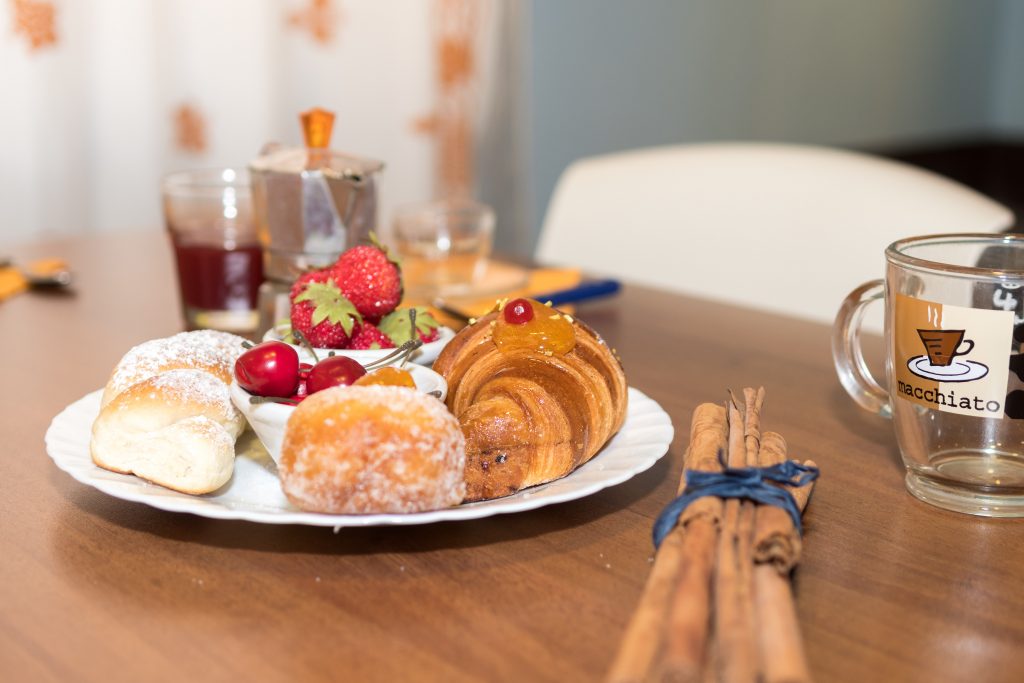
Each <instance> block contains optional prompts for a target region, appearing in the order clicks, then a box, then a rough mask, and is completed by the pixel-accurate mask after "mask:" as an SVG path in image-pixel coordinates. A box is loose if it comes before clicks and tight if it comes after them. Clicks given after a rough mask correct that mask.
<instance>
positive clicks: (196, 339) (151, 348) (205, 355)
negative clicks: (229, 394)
mask: <svg viewBox="0 0 1024 683" xmlns="http://www.w3.org/2000/svg"><path fill="white" fill-rule="evenodd" d="M243 341H245V340H244V339H243V338H242V337H239V336H238V335H234V334H230V333H228V332H218V331H216V330H198V331H195V332H181V333H180V334H176V335H174V336H172V337H166V338H164V339H153V340H151V341H147V342H144V343H142V344H139V345H138V346H136V347H134V348H132V349H130V350H129V351H128V353H126V354H125V355H124V357H123V358H121V360H120V362H119V363H118V364H117V366H116V367H115V368H114V371H113V372H112V373H111V375H110V379H109V380H108V381H107V386H106V388H104V390H103V399H102V401H101V405H107V404H108V403H110V401H111V400H113V398H114V397H115V396H117V395H118V394H119V393H121V392H122V391H124V390H125V389H127V388H128V387H130V386H131V385H133V384H135V383H136V382H140V381H142V380H144V379H147V378H149V377H152V376H154V375H157V374H159V373H161V372H164V371H166V370H175V369H181V368H190V369H194V370H203V371H205V372H208V373H210V374H212V375H214V376H215V377H217V378H218V379H220V380H221V381H222V382H224V383H225V384H230V383H231V377H232V373H233V371H234V366H235V360H236V359H237V358H238V356H239V355H241V353H242V352H243V351H244V350H245V349H243V348H242V342H243Z"/></svg>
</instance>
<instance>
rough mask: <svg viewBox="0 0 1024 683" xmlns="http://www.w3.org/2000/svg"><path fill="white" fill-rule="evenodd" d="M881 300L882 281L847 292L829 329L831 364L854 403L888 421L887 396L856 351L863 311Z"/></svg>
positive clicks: (889, 408)
mask: <svg viewBox="0 0 1024 683" xmlns="http://www.w3.org/2000/svg"><path fill="white" fill-rule="evenodd" d="M884 297H885V281H884V280H872V281H871V282H866V283H864V284H863V285H861V286H860V287H858V288H857V289H855V290H853V291H852V292H850V294H849V296H847V297H846V299H844V300H843V305H842V306H840V307H839V313H838V314H837V315H836V322H835V325H833V327H832V360H833V361H834V362H835V365H836V374H838V375H839V381H840V382H841V383H842V385H843V388H844V389H846V393H848V394H849V395H850V396H852V397H853V400H854V401H856V402H857V403H858V404H859V405H860V406H861V407H862V408H865V409H867V410H870V411H871V412H873V413H877V414H879V415H881V416H882V417H892V403H891V402H890V399H889V392H887V391H886V390H885V389H883V388H882V387H881V385H879V383H878V382H877V381H876V380H875V378H874V377H873V376H872V375H871V371H870V370H868V366H867V363H865V362H864V354H863V352H862V351H861V348H860V331H861V325H862V324H863V322H864V310H865V307H866V306H867V305H868V304H869V303H871V302H873V301H878V300H879V299H882V298H884Z"/></svg>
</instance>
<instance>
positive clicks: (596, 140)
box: [501, 0, 1024, 253]
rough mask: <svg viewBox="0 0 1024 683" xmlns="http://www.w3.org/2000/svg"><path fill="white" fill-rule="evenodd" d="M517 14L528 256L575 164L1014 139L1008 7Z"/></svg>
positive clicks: (755, 7) (1021, 114) (646, 6)
mask: <svg viewBox="0 0 1024 683" xmlns="http://www.w3.org/2000/svg"><path fill="white" fill-rule="evenodd" d="M527 7H528V11H524V12H522V13H521V15H520V17H519V18H520V20H521V21H522V26H523V28H524V32H525V35H526V43H525V46H526V47H525V49H524V50H523V54H522V55H521V57H522V59H523V60H524V67H523V69H522V73H521V77H522V79H523V81H522V88H523V90H524V97H523V104H522V105H521V107H522V109H521V112H520V113H521V114H522V115H523V120H522V122H521V123H520V124H519V125H520V126H521V128H522V129H521V131H520V133H519V139H520V140H521V145H522V146H523V149H522V150H521V159H520V160H519V163H520V164H521V166H520V169H521V170H520V172H521V173H522V174H523V175H524V176H525V179H526V182H525V187H522V188H520V189H519V190H518V191H517V194H518V198H517V202H518V203H519V206H518V207H517V208H516V209H515V210H510V211H509V212H508V215H510V216H511V215H516V214H518V219H517V220H518V221H520V222H523V223H525V226H523V227H522V228H520V229H519V230H516V231H514V232H509V233H506V237H505V240H504V243H503V244H501V246H503V247H504V248H506V249H513V250H517V251H521V252H524V253H525V252H529V251H530V250H531V249H532V247H533V244H534V241H535V239H536V235H537V232H538V230H539V226H540V225H541V223H542V221H543V216H544V212H545V210H546V208H547V204H548V199H549V197H550V194H551V191H552V190H553V188H554V186H555V183H556V182H557V180H558V177H559V175H560V174H561V172H562V171H563V170H564V169H565V167H566V166H567V165H568V164H569V163H571V162H572V161H573V160H575V159H577V158H579V157H582V156H589V155H594V154H600V153H604V152H611V151H616V150H622V149H627V148H634V147H643V146H649V145H662V144H671V143H681V142H691V141H706V140H716V139H729V140H742V139H746V140H750V139H756V140H781V141H792V142H808V143H819V144H832V145H840V146H851V147H861V148H869V149H870V148H884V147H886V146H892V145H899V146H905V145H907V144H915V143H919V142H928V141H934V140H941V139H950V138H956V137H963V136H973V135H978V134H981V133H984V132H986V131H993V130H999V131H1004V132H1005V131H1010V132H1012V131H1024V87H1022V86H1024V84H1022V83H1021V77H1020V74H1021V73H1022V70H1021V68H1020V67H1024V40H1022V36H1024V2H1018V1H1017V0H972V1H970V2H963V1H960V0H899V1H898V2H892V0H858V1H857V2H821V1H820V0H774V1H769V0H757V1H755V2H723V1H722V0H675V1H673V0H631V1H629V2H623V1H622V0H557V1H551V0H534V1H533V2H530V3H529V4H528V5H527Z"/></svg>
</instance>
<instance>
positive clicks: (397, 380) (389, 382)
mask: <svg viewBox="0 0 1024 683" xmlns="http://www.w3.org/2000/svg"><path fill="white" fill-rule="evenodd" d="M355 384H357V385H360V386H364V385H367V384H378V385H384V386H391V387H409V388H410V389H415V388H416V382H415V381H413V378H412V373H410V372H409V371H408V370H403V369H401V368H395V367H391V366H386V367H383V368H381V369H379V370H374V371H373V372H371V373H369V374H367V375H363V376H362V377H360V378H359V379H357V380H356V381H355Z"/></svg>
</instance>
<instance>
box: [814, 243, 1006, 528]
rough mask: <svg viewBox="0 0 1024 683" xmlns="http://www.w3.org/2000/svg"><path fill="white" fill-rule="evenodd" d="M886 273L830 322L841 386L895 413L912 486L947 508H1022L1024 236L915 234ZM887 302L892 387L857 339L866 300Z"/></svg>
mask: <svg viewBox="0 0 1024 683" xmlns="http://www.w3.org/2000/svg"><path fill="white" fill-rule="evenodd" d="M885 258H886V274H885V280H874V281H871V282H868V283H866V284H864V285H861V286H860V287H858V288H857V289H855V290H854V291H853V292H851V293H850V295H849V296H848V297H847V298H846V300H845V301H844V302H843V305H842V307H841V308H840V310H839V314H838V315H837V317H836V322H835V327H834V328H833V332H832V355H833V358H834V360H835V365H836V372H837V373H838V374H839V379H840V381H841V382H842V385H843V387H844V388H845V389H846V391H847V392H849V394H850V396H852V397H853V398H854V400H855V401H857V403H859V404H860V405H861V406H862V407H864V408H866V409H868V410H870V411H873V412H875V413H878V414H880V415H883V416H886V417H891V418H892V420H893V425H894V427H895V431H896V440H897V443H898V445H899V450H900V455H901V456H902V458H903V464H904V465H905V466H906V468H907V476H906V486H907V489H908V490H909V491H910V493H912V494H913V495H914V496H916V497H917V498H919V499H921V500H923V501H925V502H928V503H931V504H933V505H936V506H938V507H941V508H945V509H948V510H955V511H957V512H965V513H970V514H975V515H983V516H988V517H1021V516H1024V235H993V234H988V235H985V234H960V235H932V236H923V237H911V238H908V239H903V240H899V241H897V242H894V243H893V244H891V245H889V247H888V248H887V249H886V250H885ZM878 299H884V301H885V347H886V378H887V385H886V388H883V387H882V386H880V385H879V383H878V382H877V381H876V380H875V379H874V378H873V377H872V376H871V373H870V371H869V370H868V368H867V365H866V363H865V362H864V357H863V353H862V351H861V347H860V329H861V322H862V319H863V314H864V310H865V306H867V305H868V304H869V303H871V302H873V301H876V300H878Z"/></svg>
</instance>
